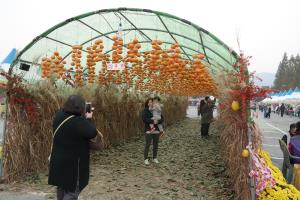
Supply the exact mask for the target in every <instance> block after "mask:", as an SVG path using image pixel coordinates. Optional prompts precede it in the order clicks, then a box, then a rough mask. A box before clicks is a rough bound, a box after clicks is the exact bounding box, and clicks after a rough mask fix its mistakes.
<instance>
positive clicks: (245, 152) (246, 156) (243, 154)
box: [242, 149, 249, 158]
mask: <svg viewBox="0 0 300 200" xmlns="http://www.w3.org/2000/svg"><path fill="white" fill-rule="evenodd" d="M242 156H243V157H244V158H248V157H249V151H248V149H243V151H242Z"/></svg>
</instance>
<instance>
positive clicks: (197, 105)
mask: <svg viewBox="0 0 300 200" xmlns="http://www.w3.org/2000/svg"><path fill="white" fill-rule="evenodd" d="M196 107H197V115H198V117H200V100H198V101H197V103H196Z"/></svg>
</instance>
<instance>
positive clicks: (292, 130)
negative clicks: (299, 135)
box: [281, 122, 300, 145]
mask: <svg viewBox="0 0 300 200" xmlns="http://www.w3.org/2000/svg"><path fill="white" fill-rule="evenodd" d="M298 124H299V125H300V123H299V122H298ZM296 132H297V126H296V124H294V123H293V124H290V130H289V136H288V135H287V134H284V135H283V137H282V138H281V140H283V141H284V143H285V144H286V145H288V144H289V140H288V139H290V138H291V137H293V136H295V135H296Z"/></svg>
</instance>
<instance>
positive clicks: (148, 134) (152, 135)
mask: <svg viewBox="0 0 300 200" xmlns="http://www.w3.org/2000/svg"><path fill="white" fill-rule="evenodd" d="M152 106H153V99H152V98H148V99H147V100H146V102H145V107H144V111H143V115H142V118H143V122H144V124H145V141H146V142H145V148H144V163H145V165H149V164H150V163H149V159H148V153H149V148H150V145H151V142H152V143H153V162H154V163H156V164H158V163H159V161H158V159H157V152H158V142H159V136H160V131H159V128H158V124H162V123H163V119H164V118H163V115H161V119H160V120H155V119H154V118H153V114H152V112H151V110H150V109H152ZM150 124H154V128H155V130H154V131H151V127H150Z"/></svg>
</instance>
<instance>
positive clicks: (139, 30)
mask: <svg viewBox="0 0 300 200" xmlns="http://www.w3.org/2000/svg"><path fill="white" fill-rule="evenodd" d="M118 13H119V14H120V15H122V17H123V18H124V19H125V20H126V21H128V22H129V23H130V24H131V25H132V26H133V27H134V28H135V29H136V30H138V31H139V32H140V33H141V34H142V35H144V36H145V37H146V38H147V39H148V40H149V41H152V39H151V38H150V37H149V36H148V35H146V34H145V33H144V32H143V31H141V30H140V29H138V28H137V27H136V25H135V24H134V23H133V22H132V21H130V20H129V19H128V18H127V17H126V16H125V15H124V14H123V13H122V12H120V11H118Z"/></svg>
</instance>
